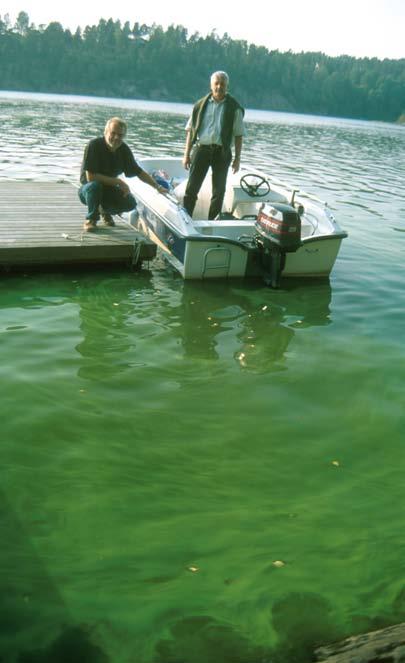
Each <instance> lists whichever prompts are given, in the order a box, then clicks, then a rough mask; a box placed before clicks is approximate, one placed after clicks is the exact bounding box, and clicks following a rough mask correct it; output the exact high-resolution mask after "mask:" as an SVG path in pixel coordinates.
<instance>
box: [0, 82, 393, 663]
mask: <svg viewBox="0 0 405 663" xmlns="http://www.w3.org/2000/svg"><path fill="white" fill-rule="evenodd" d="M189 109H190V107H189V106H187V105H178V104H177V105H176V104H158V103H152V102H134V101H127V100H111V99H92V98H87V99H86V98H80V97H62V96H61V97H59V96H57V95H33V94H23V93H21V94H18V93H0V112H1V118H2V127H3V140H2V141H1V144H0V178H1V179H19V180H22V179H30V180H41V181H44V180H52V181H57V180H61V179H63V180H71V181H74V182H76V181H77V179H78V172H79V167H80V161H81V156H82V151H83V147H84V145H85V143H86V141H87V140H89V139H90V138H91V137H93V136H95V135H99V134H100V133H101V132H102V129H103V126H104V123H105V121H106V119H107V118H108V117H109V116H111V115H116V114H120V115H122V116H124V117H125V118H126V119H127V121H128V124H129V131H128V143H129V144H130V146H131V147H132V148H133V150H134V152H135V154H136V155H137V156H138V157H141V156H147V155H156V154H157V155H164V154H169V155H174V156H175V155H178V156H179V155H181V154H182V150H183V141H184V125H185V121H186V117H187V113H188V111H189ZM246 119H247V136H246V140H245V149H244V152H243V160H244V163H245V164H246V163H249V164H251V165H253V166H254V165H257V166H260V167H261V168H263V169H264V170H268V171H270V172H272V174H274V175H276V176H277V177H279V178H281V179H286V180H288V181H290V182H291V183H292V184H296V185H298V186H301V187H302V188H304V189H306V190H308V191H309V192H311V193H313V194H316V195H318V196H319V197H321V198H323V199H326V200H327V201H328V202H329V204H330V206H331V208H332V209H333V211H334V213H335V215H336V216H337V218H338V220H339V223H340V225H341V226H342V227H343V228H344V229H345V230H347V231H348V233H349V237H348V239H346V240H344V242H343V245H342V249H341V252H340V254H339V257H338V260H337V262H336V265H335V267H334V270H333V272H332V275H331V278H330V280H329V281H326V282H325V281H321V282H314V283H310V284H308V283H302V282H299V281H298V282H296V283H291V284H290V283H287V284H283V287H282V288H281V289H280V290H278V291H273V290H270V289H267V288H266V287H264V286H263V285H262V284H261V283H260V282H255V281H253V282H243V281H229V282H226V281H220V282H209V283H207V282H205V283H204V282H201V283H200V282H196V283H189V282H188V283H185V282H183V281H182V280H181V278H180V277H179V276H177V275H176V274H175V273H174V272H173V271H172V270H171V269H170V268H168V267H167V265H166V264H165V262H164V260H163V259H162V258H161V257H160V256H158V257H157V258H156V260H154V261H153V262H152V263H151V264H150V267H149V270H146V269H145V270H144V271H142V272H140V273H131V272H126V271H123V270H96V271H84V270H82V271H74V272H72V271H71V270H70V271H69V272H63V271H62V270H58V271H52V272H49V271H48V272H47V273H43V274H42V273H36V274H31V273H27V274H20V275H12V274H11V275H10V274H3V275H2V277H1V281H0V289H1V290H0V292H1V298H0V335H1V363H0V373H1V382H2V399H1V430H2V435H1V446H0V449H1V455H0V461H1V462H0V473H1V492H0V513H1V518H0V540H1V547H0V562H1V563H0V614H1V620H0V623H1V627H0V658H1V656H3V660H4V661H6V662H7V663H9V662H14V661H25V662H27V661H30V662H33V661H35V662H37V661H41V662H43V661H52V663H53V662H54V661H55V662H62V661H69V662H72V661H75V663H81V662H82V661H83V662H84V661H85V662H86V663H89V662H93V661H94V662H104V661H111V662H112V663H129V662H131V663H134V662H135V663H236V662H238V663H259V662H261V663H263V661H266V662H268V663H269V662H270V661H271V662H272V663H274V662H275V663H292V662H295V661H297V662H301V661H302V662H305V661H309V660H310V656H309V652H310V651H311V649H312V648H313V647H314V646H315V645H316V644H319V643H323V642H328V641H329V642H330V641H333V640H335V639H337V638H341V637H344V636H346V635H351V634H354V633H359V632H362V631H366V630H371V629H372V628H377V627H380V626H385V625H388V624H393V623H396V622H398V621H402V620H405V585H404V559H405V528H404V516H405V513H404V511H405V506H404V505H405V487H404V472H405V455H404V434H405V414H404V412H405V396H404V393H405V392H404V384H405V347H404V324H405V319H404V283H405V278H404V277H405V274H404V263H405V187H404V180H405V160H404V155H405V129H404V127H400V126H395V125H390V124H382V123H370V122H358V121H351V120H340V119H333V118H323V117H311V116H300V115H292V114H283V113H270V112H263V111H250V110H249V111H247V115H246ZM27 213H29V210H27ZM274 562H282V563H283V564H276V565H275V564H274Z"/></svg>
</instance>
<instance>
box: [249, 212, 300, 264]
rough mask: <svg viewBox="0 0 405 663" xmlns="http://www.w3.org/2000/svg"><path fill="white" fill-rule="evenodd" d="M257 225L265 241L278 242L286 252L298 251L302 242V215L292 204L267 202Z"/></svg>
mask: <svg viewBox="0 0 405 663" xmlns="http://www.w3.org/2000/svg"><path fill="white" fill-rule="evenodd" d="M255 227H256V231H257V232H258V233H259V235H260V237H261V238H262V239H263V240H264V241H266V240H267V241H268V242H272V243H273V244H276V245H277V246H278V247H279V248H280V250H281V251H284V252H285V253H290V252H295V251H297V249H299V248H300V246H301V244H302V242H301V217H300V215H299V214H298V212H297V210H296V209H295V208H294V207H292V206H291V205H286V204H283V203H275V204H271V203H265V204H264V205H263V206H262V208H261V210H260V212H259V214H258V217H257V220H256V223H255Z"/></svg>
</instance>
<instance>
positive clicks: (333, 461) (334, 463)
mask: <svg viewBox="0 0 405 663" xmlns="http://www.w3.org/2000/svg"><path fill="white" fill-rule="evenodd" d="M332 465H334V466H335V467H339V466H340V463H339V461H338V460H332Z"/></svg>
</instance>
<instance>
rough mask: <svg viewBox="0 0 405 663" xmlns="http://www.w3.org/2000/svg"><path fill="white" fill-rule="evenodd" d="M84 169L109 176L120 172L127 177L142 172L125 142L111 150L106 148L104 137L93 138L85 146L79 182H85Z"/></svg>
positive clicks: (114, 175) (115, 175) (116, 175)
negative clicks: (113, 150)
mask: <svg viewBox="0 0 405 663" xmlns="http://www.w3.org/2000/svg"><path fill="white" fill-rule="evenodd" d="M86 170H88V171H90V172H91V173H99V174H101V175H108V176H109V177H118V175H121V173H125V175H126V176H127V177H135V175H139V173H141V172H142V168H141V167H140V166H139V165H138V164H137V162H136V161H135V159H134V155H133V154H132V152H131V150H130V148H129V147H128V145H127V144H126V143H122V145H120V146H119V148H118V149H117V150H115V152H112V151H111V150H109V149H108V147H107V143H106V142H105V139H104V137H101V138H93V140H91V141H90V142H89V143H88V144H87V145H86V147H85V150H84V156H83V162H82V167H81V171H80V183H81V184H86V183H87V179H86Z"/></svg>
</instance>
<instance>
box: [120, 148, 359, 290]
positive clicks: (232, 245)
mask: <svg viewBox="0 0 405 663" xmlns="http://www.w3.org/2000/svg"><path fill="white" fill-rule="evenodd" d="M141 165H142V168H144V169H145V170H146V171H148V172H149V173H151V174H152V175H154V176H155V177H156V178H160V180H159V181H160V183H162V181H163V182H165V183H166V184H167V187H168V191H169V192H168V194H167V196H162V195H160V194H157V192H156V191H155V190H154V189H153V188H151V187H150V186H147V185H145V184H144V183H143V182H142V181H141V180H140V179H139V178H133V179H131V180H128V184H129V185H130V186H131V189H132V192H133V194H134V195H135V197H136V199H137V202H138V212H137V213H136V212H134V213H133V214H132V215H131V216H130V219H131V222H132V223H133V224H134V225H137V226H138V227H139V228H141V229H142V230H143V231H144V232H145V234H147V235H148V236H149V238H150V239H152V240H153V241H154V242H155V243H156V244H157V245H158V246H159V247H160V248H161V249H162V250H163V251H164V253H165V254H166V256H167V257H168V259H169V260H170V262H171V263H172V265H173V266H174V267H175V268H176V269H177V270H178V271H179V272H180V274H181V275H182V276H183V278H184V279H207V278H226V277H251V276H256V277H257V276H263V277H264V278H265V280H266V282H268V283H269V284H271V285H272V286H277V285H278V282H279V279H280V275H281V274H282V276H283V277H311V278H313V277H318V278H319V277H325V276H328V275H329V274H330V272H331V270H332V268H333V265H334V263H335V260H336V257H337V254H338V251H339V248H340V245H341V242H342V239H343V238H345V237H346V236H347V233H346V232H344V231H343V230H342V229H341V228H340V227H339V225H338V224H337V222H336V220H335V218H334V216H333V214H332V213H331V211H330V210H329V208H328V206H327V205H326V204H325V203H323V202H322V201H320V200H318V199H315V198H313V197H311V196H309V195H308V194H304V193H302V192H301V193H300V194H299V196H297V195H296V194H297V193H298V192H297V191H294V190H292V189H291V188H290V187H289V186H288V185H286V184H284V183H282V182H280V181H278V180H276V179H275V178H273V177H271V176H269V175H266V174H263V173H261V172H259V171H258V170H256V169H255V170H253V171H251V172H249V171H246V170H245V171H241V172H240V173H237V174H235V175H229V176H228V181H227V189H226V194H225V200H224V206H223V214H221V215H220V218H218V219H215V220H213V221H209V220H208V207H209V201H210V198H211V178H210V175H208V176H207V177H206V179H205V181H204V183H203V186H202V189H201V191H200V194H199V198H198V201H197V205H196V208H195V210H194V214H193V218H191V217H190V216H189V214H188V213H187V212H186V211H185V209H184V208H183V207H182V201H183V196H184V192H185V187H186V183H187V171H185V170H184V169H183V166H182V163H181V160H180V159H175V158H172V159H170V158H161V159H145V160H144V161H142V162H141ZM138 214H139V216H138Z"/></svg>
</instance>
